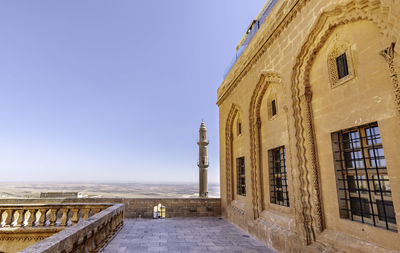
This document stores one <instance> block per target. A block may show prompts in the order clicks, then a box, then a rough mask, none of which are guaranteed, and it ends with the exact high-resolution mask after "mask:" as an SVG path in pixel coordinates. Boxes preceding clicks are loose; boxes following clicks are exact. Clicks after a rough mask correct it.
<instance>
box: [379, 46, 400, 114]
mask: <svg viewBox="0 0 400 253" xmlns="http://www.w3.org/2000/svg"><path fill="white" fill-rule="evenodd" d="M395 45H396V44H395V43H394V42H393V43H392V44H390V46H389V47H387V48H386V49H384V50H382V51H381V52H380V53H381V55H382V56H383V57H384V58H385V60H386V62H387V64H388V67H389V71H390V78H391V79H392V84H393V91H394V97H395V102H396V107H397V111H398V112H399V113H400V87H399V77H398V74H397V71H396V66H395V64H394V56H395V52H394V47H395Z"/></svg>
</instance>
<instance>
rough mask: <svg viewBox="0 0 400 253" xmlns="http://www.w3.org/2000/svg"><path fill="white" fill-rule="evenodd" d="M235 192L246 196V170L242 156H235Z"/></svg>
mask: <svg viewBox="0 0 400 253" xmlns="http://www.w3.org/2000/svg"><path fill="white" fill-rule="evenodd" d="M236 171H237V173H236V174H237V194H238V195H242V196H246V171H245V167H244V157H239V158H236Z"/></svg>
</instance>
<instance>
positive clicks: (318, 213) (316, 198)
mask: <svg viewBox="0 0 400 253" xmlns="http://www.w3.org/2000/svg"><path fill="white" fill-rule="evenodd" d="M304 96H305V101H306V107H305V114H306V118H305V132H306V144H307V148H308V149H309V153H308V154H309V158H308V159H309V161H310V167H311V168H310V169H311V173H310V179H311V187H312V190H311V200H312V205H311V207H312V209H311V215H312V220H313V224H312V225H313V229H314V230H315V232H322V230H323V219H322V218H323V215H322V204H321V202H322V201H321V189H320V182H319V181H320V172H319V163H318V158H317V146H316V145H317V144H316V141H315V133H314V127H313V125H314V122H313V113H312V105H311V100H312V92H311V88H310V87H309V86H308V87H306V90H305V93H304ZM314 236H315V235H314Z"/></svg>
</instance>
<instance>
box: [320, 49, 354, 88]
mask: <svg viewBox="0 0 400 253" xmlns="http://www.w3.org/2000/svg"><path fill="white" fill-rule="evenodd" d="M342 54H345V55H346V61H347V68H348V71H349V74H348V75H347V76H345V77H343V78H340V79H339V74H338V68H337V62H336V59H337V57H339V56H341V55H342ZM327 63H328V75H329V82H330V85H331V88H336V87H338V86H340V85H342V84H344V83H346V82H348V81H350V80H353V79H354V78H355V77H356V74H355V69H354V65H353V53H352V50H351V44H350V43H348V42H345V41H340V42H336V43H335V44H334V45H333V47H332V48H331V49H330V50H329V53H328V59H327Z"/></svg>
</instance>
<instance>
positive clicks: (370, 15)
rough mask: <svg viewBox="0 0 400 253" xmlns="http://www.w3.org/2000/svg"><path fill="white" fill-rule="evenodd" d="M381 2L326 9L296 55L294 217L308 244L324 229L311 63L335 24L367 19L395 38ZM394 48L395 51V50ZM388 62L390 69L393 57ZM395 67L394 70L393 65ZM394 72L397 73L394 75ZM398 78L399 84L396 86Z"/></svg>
mask: <svg viewBox="0 0 400 253" xmlns="http://www.w3.org/2000/svg"><path fill="white" fill-rule="evenodd" d="M382 2H383V1H380V0H357V1H346V2H342V3H343V4H341V5H338V6H334V7H331V8H329V9H327V10H324V11H323V12H322V13H321V14H320V15H319V17H318V18H317V19H316V22H315V23H314V25H313V26H312V28H311V31H310V33H309V34H308V35H307V36H306V38H305V40H304V43H303V45H302V47H301V49H300V52H299V53H298V54H297V57H296V61H295V65H294V68H293V72H292V77H291V87H290V89H291V94H292V103H293V104H292V106H293V117H294V125H295V136H296V139H295V145H296V151H297V153H296V158H297V164H294V167H297V168H298V170H297V172H296V173H298V175H296V176H295V177H294V179H295V187H294V191H295V194H296V196H299V197H300V201H296V202H297V203H295V216H296V221H297V224H298V226H297V227H298V233H299V235H300V236H302V237H303V239H304V240H305V243H306V244H311V243H312V242H313V241H315V240H316V234H318V233H320V232H321V231H322V230H323V229H324V220H323V212H322V200H321V196H320V192H321V191H320V178H319V177H320V173H319V164H318V159H317V147H316V145H315V133H314V128H313V116H312V108H311V97H312V90H311V86H310V83H309V79H310V70H311V67H312V63H313V61H314V58H315V57H316V55H317V53H318V51H319V50H320V49H321V48H322V46H323V45H324V44H325V43H326V41H327V39H328V38H329V35H330V34H331V33H332V32H333V30H334V29H335V28H336V27H338V26H341V25H345V24H349V23H353V22H357V21H360V20H367V21H370V22H372V23H374V24H375V25H377V27H378V28H379V29H380V32H381V34H382V39H383V40H384V41H387V40H389V41H393V40H394V41H396V39H394V34H399V33H398V31H395V28H396V27H395V25H394V24H393V23H390V21H396V20H397V18H396V17H394V16H393V14H392V12H390V7H384V6H383V5H382ZM393 5H394V4H393ZM396 32H397V33H396ZM386 50H387V51H385V50H384V52H383V53H382V54H383V55H384V56H385V58H389V59H390V58H391V57H390V54H391V53H390V50H391V49H386ZM392 51H393V52H394V49H393V50H392ZM386 52H387V53H386ZM393 55H394V54H393ZM387 61H388V60H387ZM388 64H389V68H390V60H389V61H388ZM392 68H393V70H395V67H394V66H392ZM391 74H392V81H393V82H394V87H395V94H399V93H398V92H399V91H398V89H397V90H396V87H397V88H398V79H397V74H396V73H392V71H391ZM393 74H395V75H394V78H393ZM396 81H397V85H395V82H396ZM396 92H397V93H396ZM396 100H397V104H398V108H400V103H399V101H400V95H399V96H398V97H396Z"/></svg>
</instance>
